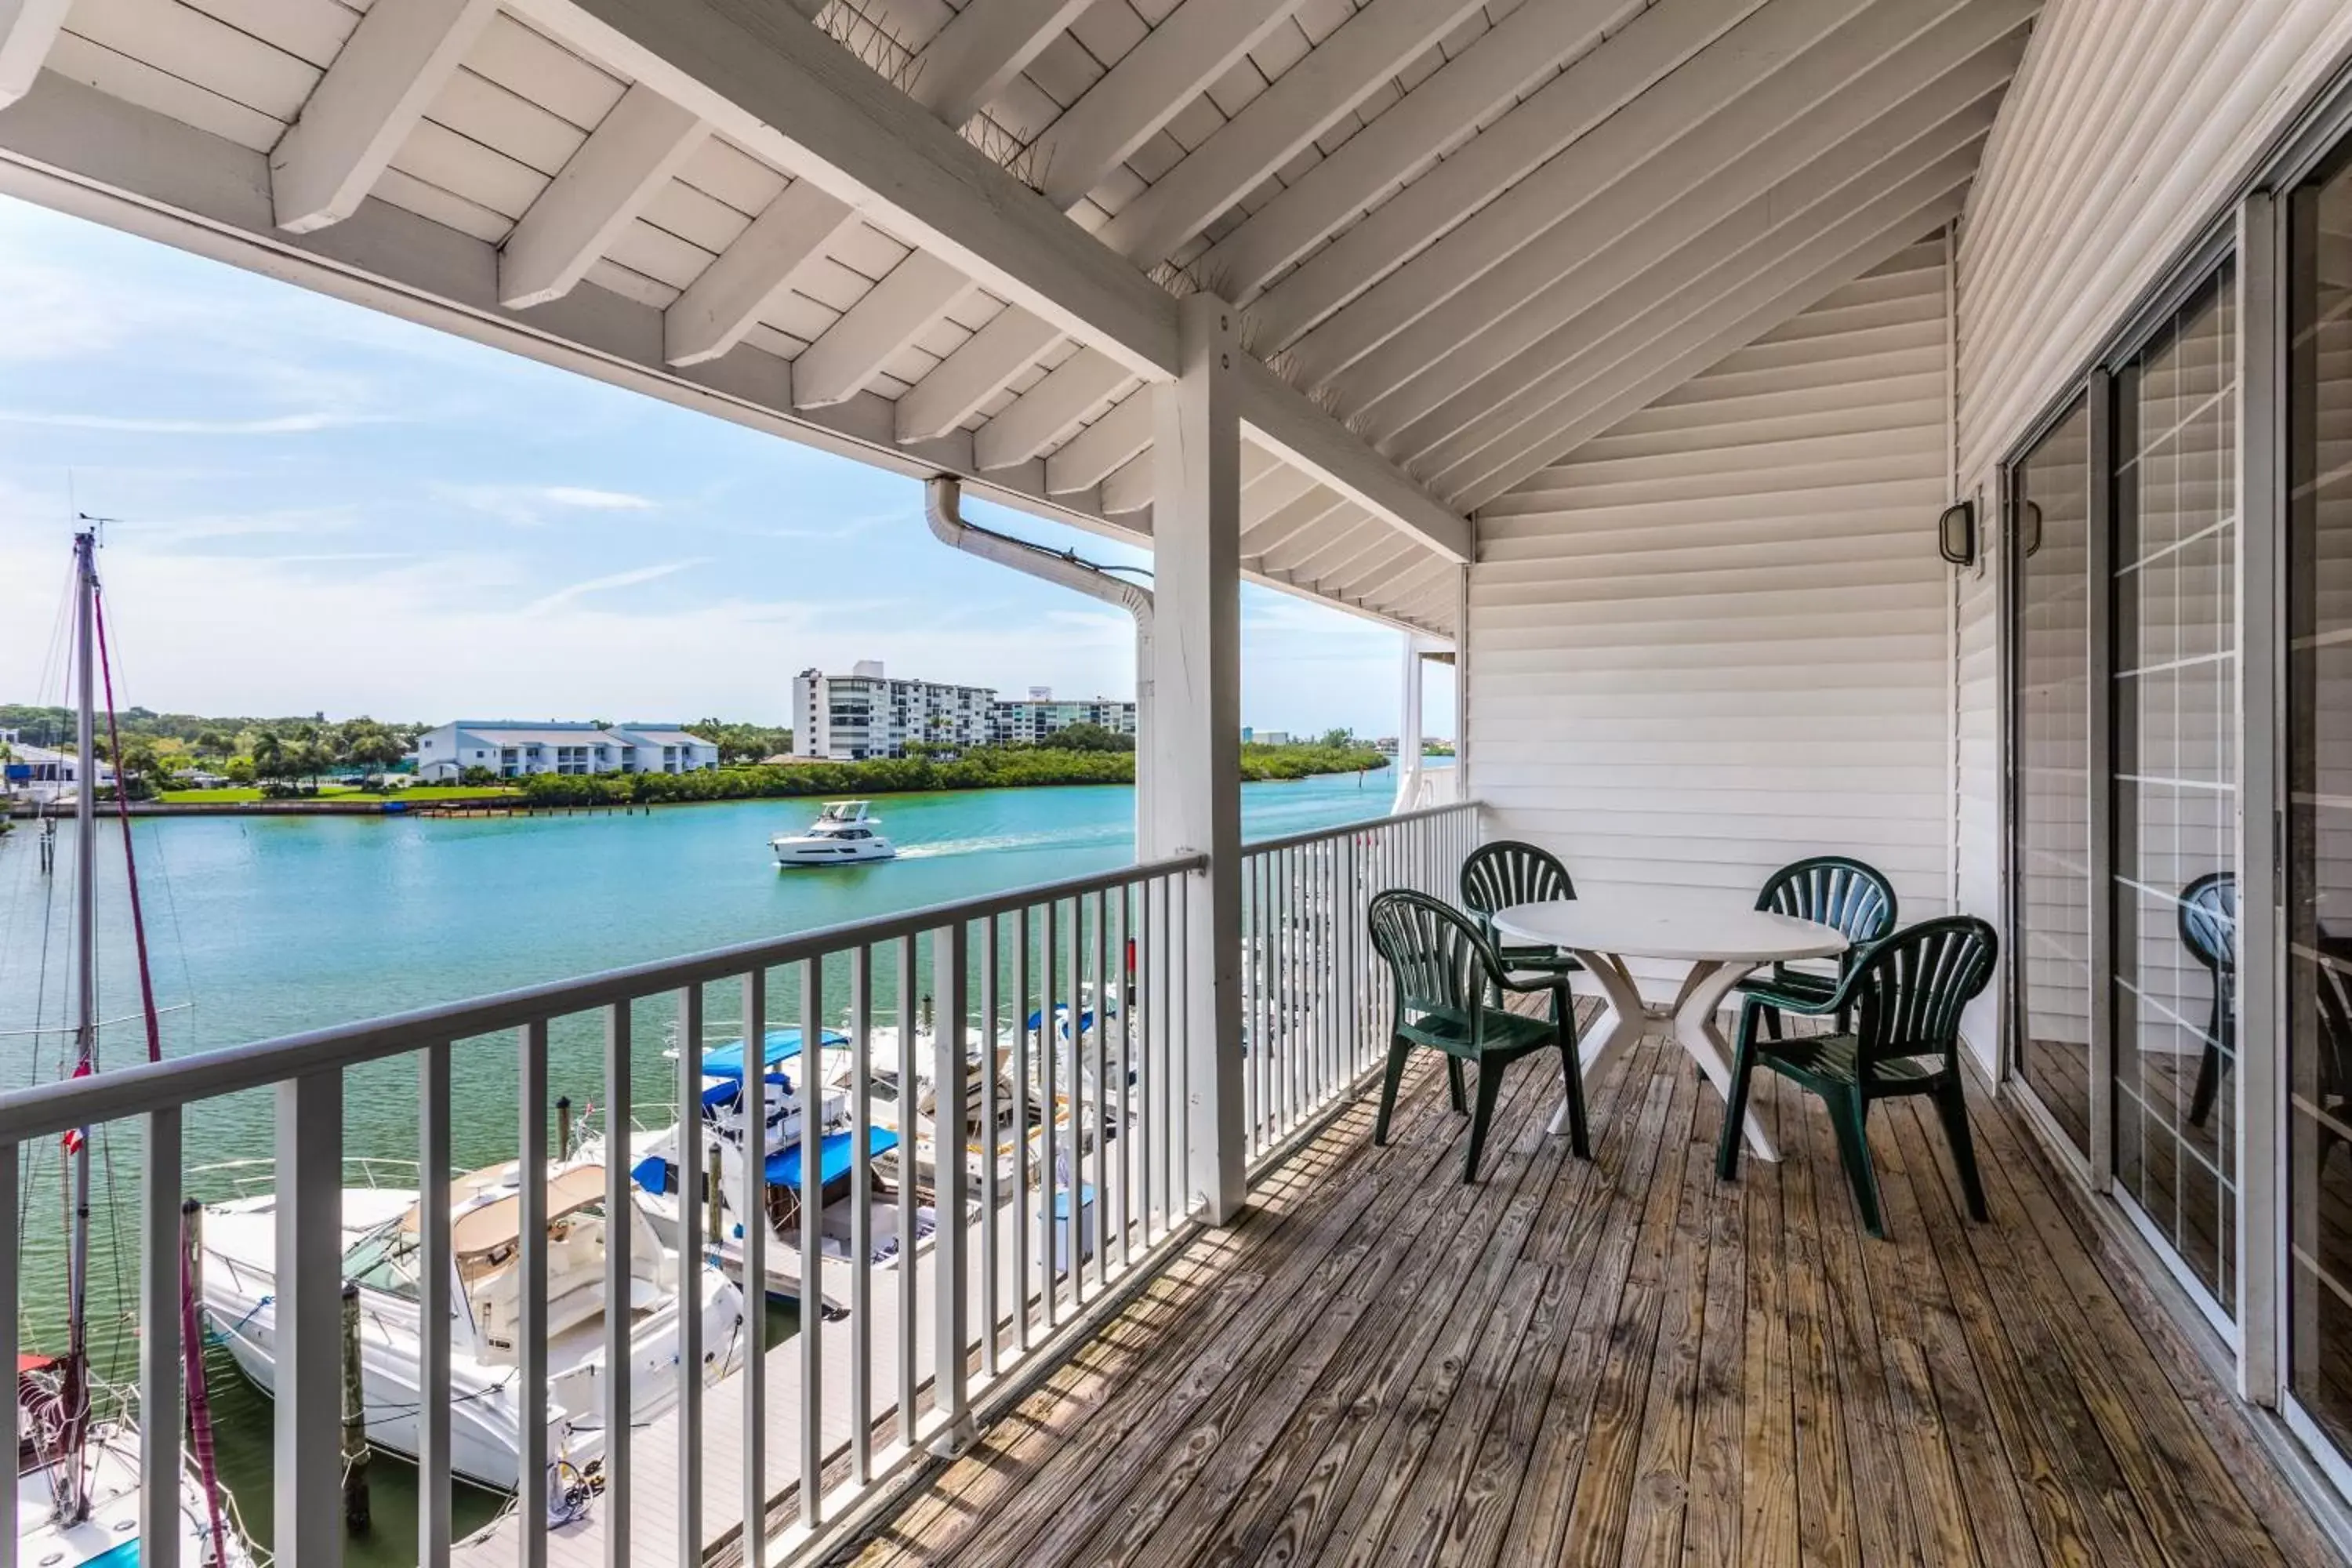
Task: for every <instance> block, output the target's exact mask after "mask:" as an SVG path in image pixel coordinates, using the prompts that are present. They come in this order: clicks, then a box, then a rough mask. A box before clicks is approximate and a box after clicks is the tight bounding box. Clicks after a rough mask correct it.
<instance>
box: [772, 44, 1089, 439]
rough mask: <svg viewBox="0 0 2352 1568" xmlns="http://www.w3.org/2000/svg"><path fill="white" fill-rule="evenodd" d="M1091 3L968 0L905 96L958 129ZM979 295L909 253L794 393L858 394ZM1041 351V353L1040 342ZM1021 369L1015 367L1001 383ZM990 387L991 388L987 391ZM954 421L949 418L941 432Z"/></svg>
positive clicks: (919, 64) (830, 336)
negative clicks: (893, 360) (885, 367)
mask: <svg viewBox="0 0 2352 1568" xmlns="http://www.w3.org/2000/svg"><path fill="white" fill-rule="evenodd" d="M1090 3H1091V0H972V4H971V5H966V6H965V7H964V8H963V9H962V10H961V11H960V12H958V13H956V15H955V16H954V17H953V18H952V19H951V20H950V21H949V23H948V25H947V26H944V27H942V28H940V31H939V33H938V35H937V36H936V37H933V38H932V39H931V41H930V42H929V43H928V44H926V45H924V46H923V48H922V51H921V52H920V53H919V54H918V55H917V56H916V57H915V60H914V64H913V65H912V66H911V67H910V68H909V69H908V79H907V92H908V96H909V97H911V98H913V99H914V100H915V101H916V102H918V103H919V104H921V105H922V106H923V107H924V108H925V109H928V110H930V111H931V112H932V113H933V114H936V115H938V116H939V117H940V121H942V122H944V123H946V124H948V125H951V126H961V125H962V124H963V123H964V122H965V121H969V120H970V119H971V117H972V116H973V115H974V114H977V113H979V112H980V110H982V108H984V107H986V106H987V104H988V103H989V101H990V100H992V99H994V98H995V97H997V96H998V95H999V94H1000V93H1002V92H1003V90H1004V89H1005V88H1006V86H1007V85H1009V84H1010V83H1011V82H1012V81H1013V79H1014V78H1015V77H1018V76H1019V75H1020V74H1021V73H1022V72H1023V71H1024V70H1025V69H1027V68H1028V67H1029V63H1030V62H1031V61H1032V60H1034V59H1035V58H1037V55H1038V53H1039V51H1041V50H1043V49H1044V48H1045V46H1046V45H1047V44H1050V43H1052V42H1053V41H1054V39H1055V37H1059V36H1060V34H1061V33H1062V31H1063V29H1065V28H1066V27H1067V26H1069V24H1070V22H1071V21H1072V19H1073V18H1074V17H1075V16H1076V14H1077V13H1078V12H1080V11H1083V10H1085V9H1086V7H1087V5H1089V4H1090ZM854 222H856V219H855V218H851V219H849V220H848V222H847V223H844V224H843V225H842V227H843V228H846V227H847V226H848V224H849V223H854ZM835 237H836V236H828V237H827V238H826V240H825V242H824V244H823V245H822V246H820V247H819V248H820V249H829V248H830V247H831V242H832V240H833V238H835ZM886 291H887V292H886ZM977 292H978V290H977V289H976V288H975V287H974V285H973V284H972V281H971V279H969V278H967V277H965V276H964V275H963V273H962V272H961V271H959V270H958V269H957V268H954V267H952V266H950V265H949V264H948V263H947V262H946V261H944V260H942V259H941V258H939V257H936V256H933V255H931V254H930V253H929V251H925V250H916V251H913V252H911V253H909V254H908V257H907V258H906V260H905V261H903V262H902V263H900V264H899V266H898V268H895V269H893V271H892V272H891V274H890V276H889V277H887V278H886V279H883V280H882V282H881V284H880V285H879V286H877V288H876V289H874V290H873V291H872V292H871V293H868V294H867V295H866V298H865V299H863V300H859V301H858V302H857V304H856V305H855V306H853V307H851V309H850V310H849V312H848V314H846V315H845V316H844V317H843V318H842V319H841V320H840V321H836V322H835V323H834V324H833V325H832V326H831V327H829V328H827V329H826V330H825V331H824V335H822V336H821V337H819V338H818V339H817V341H816V342H814V343H813V344H811V345H810V347H809V350H808V352H807V353H803V355H802V356H801V357H800V359H799V360H798V361H796V362H795V368H796V370H797V372H798V376H799V379H797V380H796V381H795V382H794V384H793V395H794V396H796V397H804V398H807V399H808V400H809V403H810V405H818V404H821V403H824V402H827V401H831V400H834V399H835V398H837V397H846V396H849V395H853V394H855V393H856V392H857V391H858V390H860V389H861V388H863V387H864V386H865V385H866V383H868V382H870V381H872V380H873V379H874V377H875V375H876V374H877V372H879V371H880V370H881V368H882V367H883V365H884V364H886V363H888V362H889V360H890V359H891V357H892V356H893V355H895V354H897V353H898V352H899V351H900V350H902V349H904V348H905V347H906V346H907V345H908V343H911V342H914V341H915V340H916V339H917V338H919V337H921V336H922V335H923V333H925V332H927V331H929V330H930V329H931V328H932V327H933V326H934V325H936V324H937V323H938V321H940V318H941V317H942V316H945V315H947V314H948V313H949V312H950V311H951V310H954V309H955V308H956V306H957V305H958V304H960V303H961V302H962V301H964V300H967V299H969V298H971V296H972V295H974V294H975V293H977ZM1047 341H1048V342H1050V341H1051V340H1050V339H1049V340H1047ZM1038 352H1043V347H1042V345H1041V347H1040V350H1039V351H1038ZM1031 357H1032V358H1034V354H1033V355H1032V356H1031ZM812 359H814V361H815V362H816V363H814V365H812V364H810V363H809V362H810V361H811V360H812ZM1024 363H1026V362H1025V361H1024ZM1014 374H1019V367H1015V369H1014V370H1013V372H1011V373H1008V374H1007V375H1006V377H1005V379H1006V380H1008V381H1009V380H1011V379H1012V376H1013V375H1014ZM994 390H995V389H994V388H992V389H991V394H990V395H993V392H994ZM982 401H985V398H982ZM974 406H977V405H974ZM962 417H969V415H968V414H967V415H965V416H962ZM960 422H961V419H954V420H950V421H949V422H948V425H947V426H942V427H941V428H942V429H946V428H951V427H952V426H954V425H956V424H958V423H960ZM932 434H938V432H937V431H934V432H932Z"/></svg>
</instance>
